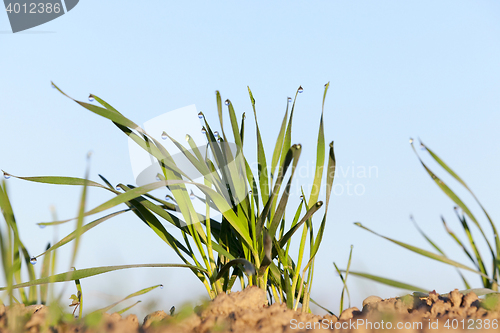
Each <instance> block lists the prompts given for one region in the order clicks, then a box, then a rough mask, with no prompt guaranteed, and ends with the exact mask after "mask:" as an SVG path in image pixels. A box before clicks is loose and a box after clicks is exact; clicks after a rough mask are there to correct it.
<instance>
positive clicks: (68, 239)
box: [35, 208, 131, 258]
mask: <svg viewBox="0 0 500 333" xmlns="http://www.w3.org/2000/svg"><path fill="white" fill-rule="evenodd" d="M130 210H131V209H130V208H128V209H124V210H120V211H117V212H114V213H111V214H109V215H106V216H104V217H101V218H99V219H97V220H95V221H92V222H90V223H87V224H85V225H83V226H82V229H81V233H82V235H83V234H84V233H85V232H87V231H89V230H90V229H92V228H94V227H96V226H98V225H99V224H101V223H102V222H104V221H106V220H109V219H110V218H112V217H115V216H118V215H120V214H123V213H126V212H128V211H130ZM39 225H44V224H43V223H39ZM75 237H76V230H75V231H73V232H71V233H70V234H68V235H67V236H66V237H64V238H63V239H61V240H60V241H59V242H57V243H55V244H54V245H52V246H51V247H50V248H47V250H45V252H43V253H41V254H39V255H37V256H36V257H35V258H38V257H41V256H43V255H44V254H46V253H48V252H50V251H53V250H55V249H57V248H59V247H61V246H63V245H65V244H67V243H69V242H71V241H72V240H73V239H75Z"/></svg>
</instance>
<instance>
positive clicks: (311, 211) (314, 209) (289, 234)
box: [273, 201, 323, 257]
mask: <svg viewBox="0 0 500 333" xmlns="http://www.w3.org/2000/svg"><path fill="white" fill-rule="evenodd" d="M322 205H323V202H322V201H318V202H316V204H315V205H314V206H312V207H311V208H309V210H308V211H307V212H306V213H305V215H304V216H303V217H302V219H301V220H300V222H298V223H297V224H296V225H294V226H293V227H292V228H290V230H288V232H287V233H286V234H285V235H284V236H283V237H282V238H281V239H280V247H283V246H285V244H286V242H288V240H289V239H290V238H291V237H292V236H293V234H294V233H295V232H296V231H297V230H298V229H299V228H300V227H301V226H302V224H304V222H305V221H307V220H308V219H309V218H311V216H312V215H313V214H314V213H316V212H317V211H318V209H320V208H321V206H322ZM275 256H276V255H275V254H274V253H273V257H275Z"/></svg>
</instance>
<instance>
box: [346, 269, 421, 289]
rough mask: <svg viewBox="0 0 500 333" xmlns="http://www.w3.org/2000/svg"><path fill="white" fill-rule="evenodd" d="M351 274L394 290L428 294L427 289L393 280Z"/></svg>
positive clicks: (362, 274)
mask: <svg viewBox="0 0 500 333" xmlns="http://www.w3.org/2000/svg"><path fill="white" fill-rule="evenodd" d="M342 272H343V271H342ZM350 274H351V275H355V276H359V277H362V278H365V279H369V280H372V281H375V282H379V283H382V284H385V285H387V286H391V287H394V288H400V289H405V290H411V291H418V292H422V293H427V292H428V290H427V289H423V288H420V287H416V286H413V285H411V284H407V283H403V282H399V281H396V280H392V279H387V278H383V277H380V276H376V275H371V274H366V273H360V272H353V271H351V272H350Z"/></svg>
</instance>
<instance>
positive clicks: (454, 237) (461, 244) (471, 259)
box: [441, 216, 479, 289]
mask: <svg viewBox="0 0 500 333" xmlns="http://www.w3.org/2000/svg"><path fill="white" fill-rule="evenodd" d="M441 221H442V222H443V225H444V228H445V229H446V232H447V233H448V234H449V235H450V236H451V238H453V239H454V240H455V242H456V243H457V244H458V245H459V246H460V247H461V248H462V250H463V251H464V253H465V255H466V256H467V257H468V258H469V259H470V261H471V262H472V263H473V264H474V265H475V266H476V267H477V269H479V266H478V264H477V262H476V261H475V260H474V258H472V255H471V254H470V252H469V251H468V250H467V248H466V247H465V245H464V244H463V243H462V241H461V240H460V239H458V237H457V236H456V235H455V233H454V232H453V231H452V230H451V229H450V228H449V227H448V225H447V224H446V221H445V220H444V217H442V216H441ZM466 223H467V222H466ZM467 229H468V228H467ZM467 289H469V288H467Z"/></svg>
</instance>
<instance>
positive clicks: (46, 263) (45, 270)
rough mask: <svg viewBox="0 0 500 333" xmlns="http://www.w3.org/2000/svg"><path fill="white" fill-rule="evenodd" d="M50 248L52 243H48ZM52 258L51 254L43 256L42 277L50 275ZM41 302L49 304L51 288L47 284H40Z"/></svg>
mask: <svg viewBox="0 0 500 333" xmlns="http://www.w3.org/2000/svg"><path fill="white" fill-rule="evenodd" d="M48 249H50V243H49V244H48V245H47V250H48ZM50 259H51V256H46V257H44V258H43V262H42V271H41V273H40V278H45V277H48V276H49V275H50ZM39 289H40V303H42V304H47V295H48V292H49V288H48V286H47V285H40V288H39Z"/></svg>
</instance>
